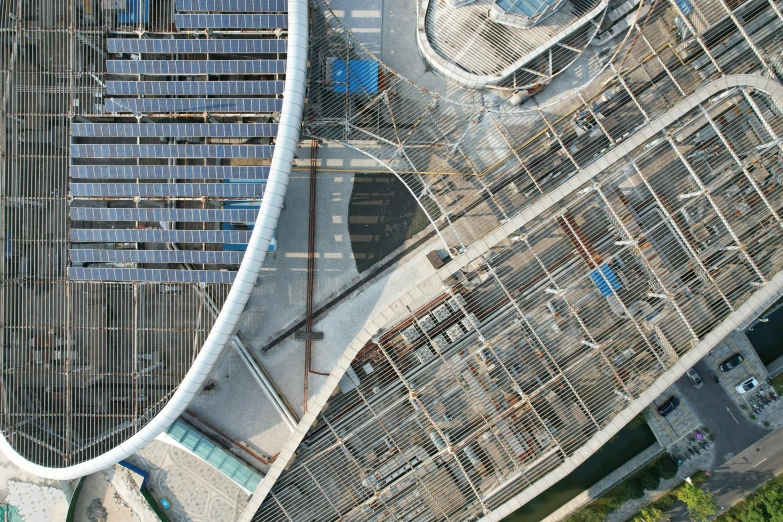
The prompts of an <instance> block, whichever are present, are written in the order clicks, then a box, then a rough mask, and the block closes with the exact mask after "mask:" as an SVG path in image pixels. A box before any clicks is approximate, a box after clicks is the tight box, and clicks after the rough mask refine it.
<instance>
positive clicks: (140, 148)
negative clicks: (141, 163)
mask: <svg viewBox="0 0 783 522" xmlns="http://www.w3.org/2000/svg"><path fill="white" fill-rule="evenodd" d="M273 148H274V147H272V146H271V145H117V144H104V145H93V144H78V145H77V144H71V157H72V158H202V159H203V158H271V157H272V150H273Z"/></svg>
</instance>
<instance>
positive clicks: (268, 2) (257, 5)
mask: <svg viewBox="0 0 783 522" xmlns="http://www.w3.org/2000/svg"><path fill="white" fill-rule="evenodd" d="M177 11H210V12H213V13H231V12H239V13H254V12H255V13H285V12H286V11H288V1H287V0H177Z"/></svg>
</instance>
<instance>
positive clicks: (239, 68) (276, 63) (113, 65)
mask: <svg viewBox="0 0 783 522" xmlns="http://www.w3.org/2000/svg"><path fill="white" fill-rule="evenodd" d="M106 72H107V73H109V74H154V75H166V76H168V75H188V74H276V73H284V72H285V60H106Z"/></svg>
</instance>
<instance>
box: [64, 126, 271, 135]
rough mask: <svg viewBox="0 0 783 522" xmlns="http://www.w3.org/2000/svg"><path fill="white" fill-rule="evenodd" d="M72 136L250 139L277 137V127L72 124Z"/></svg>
mask: <svg viewBox="0 0 783 522" xmlns="http://www.w3.org/2000/svg"><path fill="white" fill-rule="evenodd" d="M71 136H79V137H96V138H124V137H129V138H134V137H142V138H145V137H158V138H189V137H201V136H204V137H210V138H249V137H268V136H277V124H276V123H72V124H71Z"/></svg>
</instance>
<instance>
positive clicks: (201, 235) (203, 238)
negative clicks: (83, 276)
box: [71, 228, 252, 243]
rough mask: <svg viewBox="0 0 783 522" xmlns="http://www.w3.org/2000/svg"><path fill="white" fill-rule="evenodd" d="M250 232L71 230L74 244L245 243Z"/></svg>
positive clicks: (132, 229)
mask: <svg viewBox="0 0 783 522" xmlns="http://www.w3.org/2000/svg"><path fill="white" fill-rule="evenodd" d="M251 234H252V231H250V230H163V229H157V228H141V229H136V228H128V229H126V228H112V229H92V228H72V229H71V241H73V242H76V243H247V242H249V241H250V235H251Z"/></svg>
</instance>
